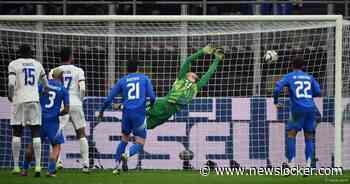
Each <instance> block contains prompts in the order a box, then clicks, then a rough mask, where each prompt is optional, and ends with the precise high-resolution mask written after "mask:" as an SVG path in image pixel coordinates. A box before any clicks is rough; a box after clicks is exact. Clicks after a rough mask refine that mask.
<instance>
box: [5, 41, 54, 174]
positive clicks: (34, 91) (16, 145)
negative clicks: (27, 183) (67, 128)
mask: <svg viewBox="0 0 350 184" xmlns="http://www.w3.org/2000/svg"><path fill="white" fill-rule="evenodd" d="M18 52H19V55H20V57H19V58H18V59H16V60H14V61H12V62H11V63H10V64H9V65H8V72H9V83H8V99H9V101H10V102H12V104H13V105H12V113H11V123H10V124H11V126H12V130H13V137H12V155H13V160H14V169H13V173H14V174H16V173H19V172H20V168H19V166H18V162H19V155H20V149H21V136H22V131H23V127H24V126H28V127H30V129H31V132H32V139H33V148H34V155H35V160H36V163H35V176H37V177H38V176H40V171H41V166H40V161H41V139H40V126H41V109H40V104H39V92H38V83H39V82H42V83H43V85H44V86H45V88H47V87H48V82H47V78H46V74H45V71H44V68H43V66H42V65H41V63H39V62H38V61H36V60H35V59H32V50H31V47H30V46H29V45H21V46H20V48H19V50H18Z"/></svg>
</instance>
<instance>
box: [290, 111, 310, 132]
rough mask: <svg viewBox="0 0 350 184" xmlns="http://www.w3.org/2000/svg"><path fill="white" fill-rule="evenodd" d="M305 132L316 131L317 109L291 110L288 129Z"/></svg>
mask: <svg viewBox="0 0 350 184" xmlns="http://www.w3.org/2000/svg"><path fill="white" fill-rule="evenodd" d="M301 129H303V130H304V132H310V133H311V132H315V129H316V111H294V112H293V111H291V113H290V115H289V120H288V124H287V131H288V130H295V131H300V130H301Z"/></svg>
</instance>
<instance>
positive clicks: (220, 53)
mask: <svg viewBox="0 0 350 184" xmlns="http://www.w3.org/2000/svg"><path fill="white" fill-rule="evenodd" d="M214 55H215V57H216V58H218V59H219V60H220V61H222V60H223V59H224V57H225V54H224V50H223V49H221V48H218V49H215V53H214Z"/></svg>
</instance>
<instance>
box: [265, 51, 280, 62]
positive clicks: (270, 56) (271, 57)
mask: <svg viewBox="0 0 350 184" xmlns="http://www.w3.org/2000/svg"><path fill="white" fill-rule="evenodd" d="M264 60H265V62H266V63H272V62H276V61H277V60H278V54H277V52H276V51H274V50H268V51H266V53H265V55H264Z"/></svg>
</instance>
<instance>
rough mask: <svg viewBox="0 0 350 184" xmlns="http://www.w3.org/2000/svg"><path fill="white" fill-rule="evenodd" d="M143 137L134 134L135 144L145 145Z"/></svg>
mask: <svg viewBox="0 0 350 184" xmlns="http://www.w3.org/2000/svg"><path fill="white" fill-rule="evenodd" d="M145 142H146V141H145V138H142V137H139V136H135V143H137V144H141V145H145Z"/></svg>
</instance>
